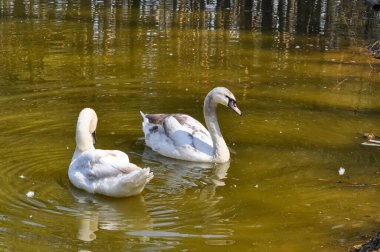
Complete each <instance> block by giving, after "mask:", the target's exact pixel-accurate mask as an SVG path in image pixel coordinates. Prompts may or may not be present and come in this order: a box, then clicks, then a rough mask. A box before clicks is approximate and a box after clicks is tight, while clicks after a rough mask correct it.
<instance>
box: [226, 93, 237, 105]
mask: <svg viewBox="0 0 380 252" xmlns="http://www.w3.org/2000/svg"><path fill="white" fill-rule="evenodd" d="M226 97H227V99H228V106H234V107H236V101H235V100H234V99H232V98H231V97H229V96H228V95H226Z"/></svg>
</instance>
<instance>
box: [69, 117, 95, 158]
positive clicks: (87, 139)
mask: <svg viewBox="0 0 380 252" xmlns="http://www.w3.org/2000/svg"><path fill="white" fill-rule="evenodd" d="M90 124H91V119H89V118H85V117H80V118H79V119H78V124H77V129H76V136H75V140H76V144H77V146H76V148H75V152H74V157H75V156H77V155H76V154H80V153H82V152H84V151H86V150H89V149H95V147H94V142H93V138H92V135H91V133H90V131H89V128H90Z"/></svg>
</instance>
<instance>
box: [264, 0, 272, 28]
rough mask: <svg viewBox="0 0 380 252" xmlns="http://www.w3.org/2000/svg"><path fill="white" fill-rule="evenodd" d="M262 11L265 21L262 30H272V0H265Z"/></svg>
mask: <svg viewBox="0 0 380 252" xmlns="http://www.w3.org/2000/svg"><path fill="white" fill-rule="evenodd" d="M261 6H262V13H263V19H262V20H263V21H262V30H263V31H271V30H272V11H273V6H272V1H268V0H264V1H262V3H261Z"/></svg>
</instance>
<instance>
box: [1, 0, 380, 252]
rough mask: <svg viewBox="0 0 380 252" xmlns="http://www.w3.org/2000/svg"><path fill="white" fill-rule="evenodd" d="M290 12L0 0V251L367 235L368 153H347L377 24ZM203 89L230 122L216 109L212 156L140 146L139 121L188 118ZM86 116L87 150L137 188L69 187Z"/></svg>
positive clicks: (292, 242)
mask: <svg viewBox="0 0 380 252" xmlns="http://www.w3.org/2000/svg"><path fill="white" fill-rule="evenodd" d="M265 2H270V3H271V6H270V5H269V7H270V8H269V10H270V12H269V14H268V12H265V10H267V8H268V6H267V3H265ZM305 2H306V3H307V2H308V1H295V0H289V1H257V0H256V1H243V0H241V1H207V2H206V3H207V5H205V3H203V2H199V1H165V0H164V1H128V0H125V1H78V0H72V1H59V0H55V1H54V0H53V1H39V0H37V1H30V0H24V1H11V0H0V111H1V112H0V157H1V158H0V160H1V162H0V250H3V251H131V250H132V251H140V250H141V251H166V250H172V251H309V250H316V251H346V250H347V249H348V248H349V247H351V246H352V245H354V244H357V243H361V242H362V241H364V240H365V239H366V238H367V237H369V236H370V235H372V234H373V233H374V232H378V231H380V230H379V229H380V228H379V227H380V215H379V211H378V208H379V207H380V203H379V200H378V198H379V193H380V186H379V183H380V170H379V168H380V158H379V156H380V152H379V151H380V150H379V149H378V148H376V147H368V146H362V145H361V144H360V143H361V142H363V141H364V139H363V138H362V136H361V133H363V132H375V133H376V132H378V133H380V129H379V125H380V113H379V111H380V63H379V62H380V61H379V60H375V59H372V58H370V57H369V53H368V52H367V51H366V45H368V44H369V43H370V42H372V41H373V40H375V39H380V37H378V36H379V34H380V26H379V25H378V24H380V21H379V20H380V16H379V15H378V14H376V13H374V12H373V11H372V10H369V9H367V8H366V7H365V6H364V5H363V4H362V2H361V1H357V2H355V1H327V0H324V1H315V3H316V4H314V5H313V4H310V6H308V5H307V4H305ZM341 2H344V3H341ZM216 86H225V87H227V88H228V89H230V90H231V91H232V92H233V93H234V95H235V96H236V98H237V103H238V106H239V108H240V109H241V110H242V112H243V116H242V117H239V116H237V115H236V114H234V113H232V112H231V111H230V110H229V109H227V108H224V107H219V108H218V116H219V121H220V125H221V130H222V133H223V136H224V138H225V139H226V142H227V144H228V146H229V147H230V150H231V161H230V162H229V163H227V164H222V165H213V164H209V165H208V164H194V163H190V162H180V161H175V160H171V159H167V158H162V157H160V156H159V155H156V154H155V153H153V152H152V151H151V150H150V149H149V148H148V147H146V146H145V144H144V140H143V133H142V130H141V123H142V118H141V116H140V114H139V111H143V112H146V113H186V114H189V115H191V116H193V117H194V118H196V119H198V120H199V121H201V122H203V115H202V105H203V99H204V97H205V95H206V94H207V93H208V92H209V91H210V90H211V89H212V88H214V87H216ZM85 107H92V108H93V109H95V110H96V112H97V114H98V117H99V123H98V129H97V136H98V142H97V148H101V149H118V150H122V151H124V152H126V153H127V154H128V155H129V156H130V159H131V161H132V162H133V163H135V164H137V165H139V166H141V167H150V168H151V170H152V171H153V172H154V174H155V177H154V179H153V180H152V181H151V182H150V183H149V184H148V185H147V186H146V188H145V190H144V191H143V193H142V194H141V195H139V196H136V197H132V198H126V199H112V198H107V197H102V196H94V195H91V194H88V193H85V192H83V191H80V190H77V189H75V188H73V187H72V186H71V185H70V182H69V180H68V177H67V170H68V166H69V163H70V160H71V157H72V154H73V152H74V149H75V126H76V120H77V116H78V113H79V111H80V110H81V109H82V108H85ZM340 167H343V168H344V169H345V174H344V175H342V176H340V175H339V173H338V170H339V168H340ZM31 192H33V193H34V196H33V197H28V195H29V196H31V194H30V193H31ZM28 193H29V194H28Z"/></svg>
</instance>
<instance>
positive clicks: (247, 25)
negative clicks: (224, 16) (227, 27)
mask: <svg viewBox="0 0 380 252" xmlns="http://www.w3.org/2000/svg"><path fill="white" fill-rule="evenodd" d="M242 1H243V10H244V11H243V12H242V13H241V14H242V15H241V19H240V20H241V26H242V28H243V29H251V27H252V9H253V1H252V0H242Z"/></svg>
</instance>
